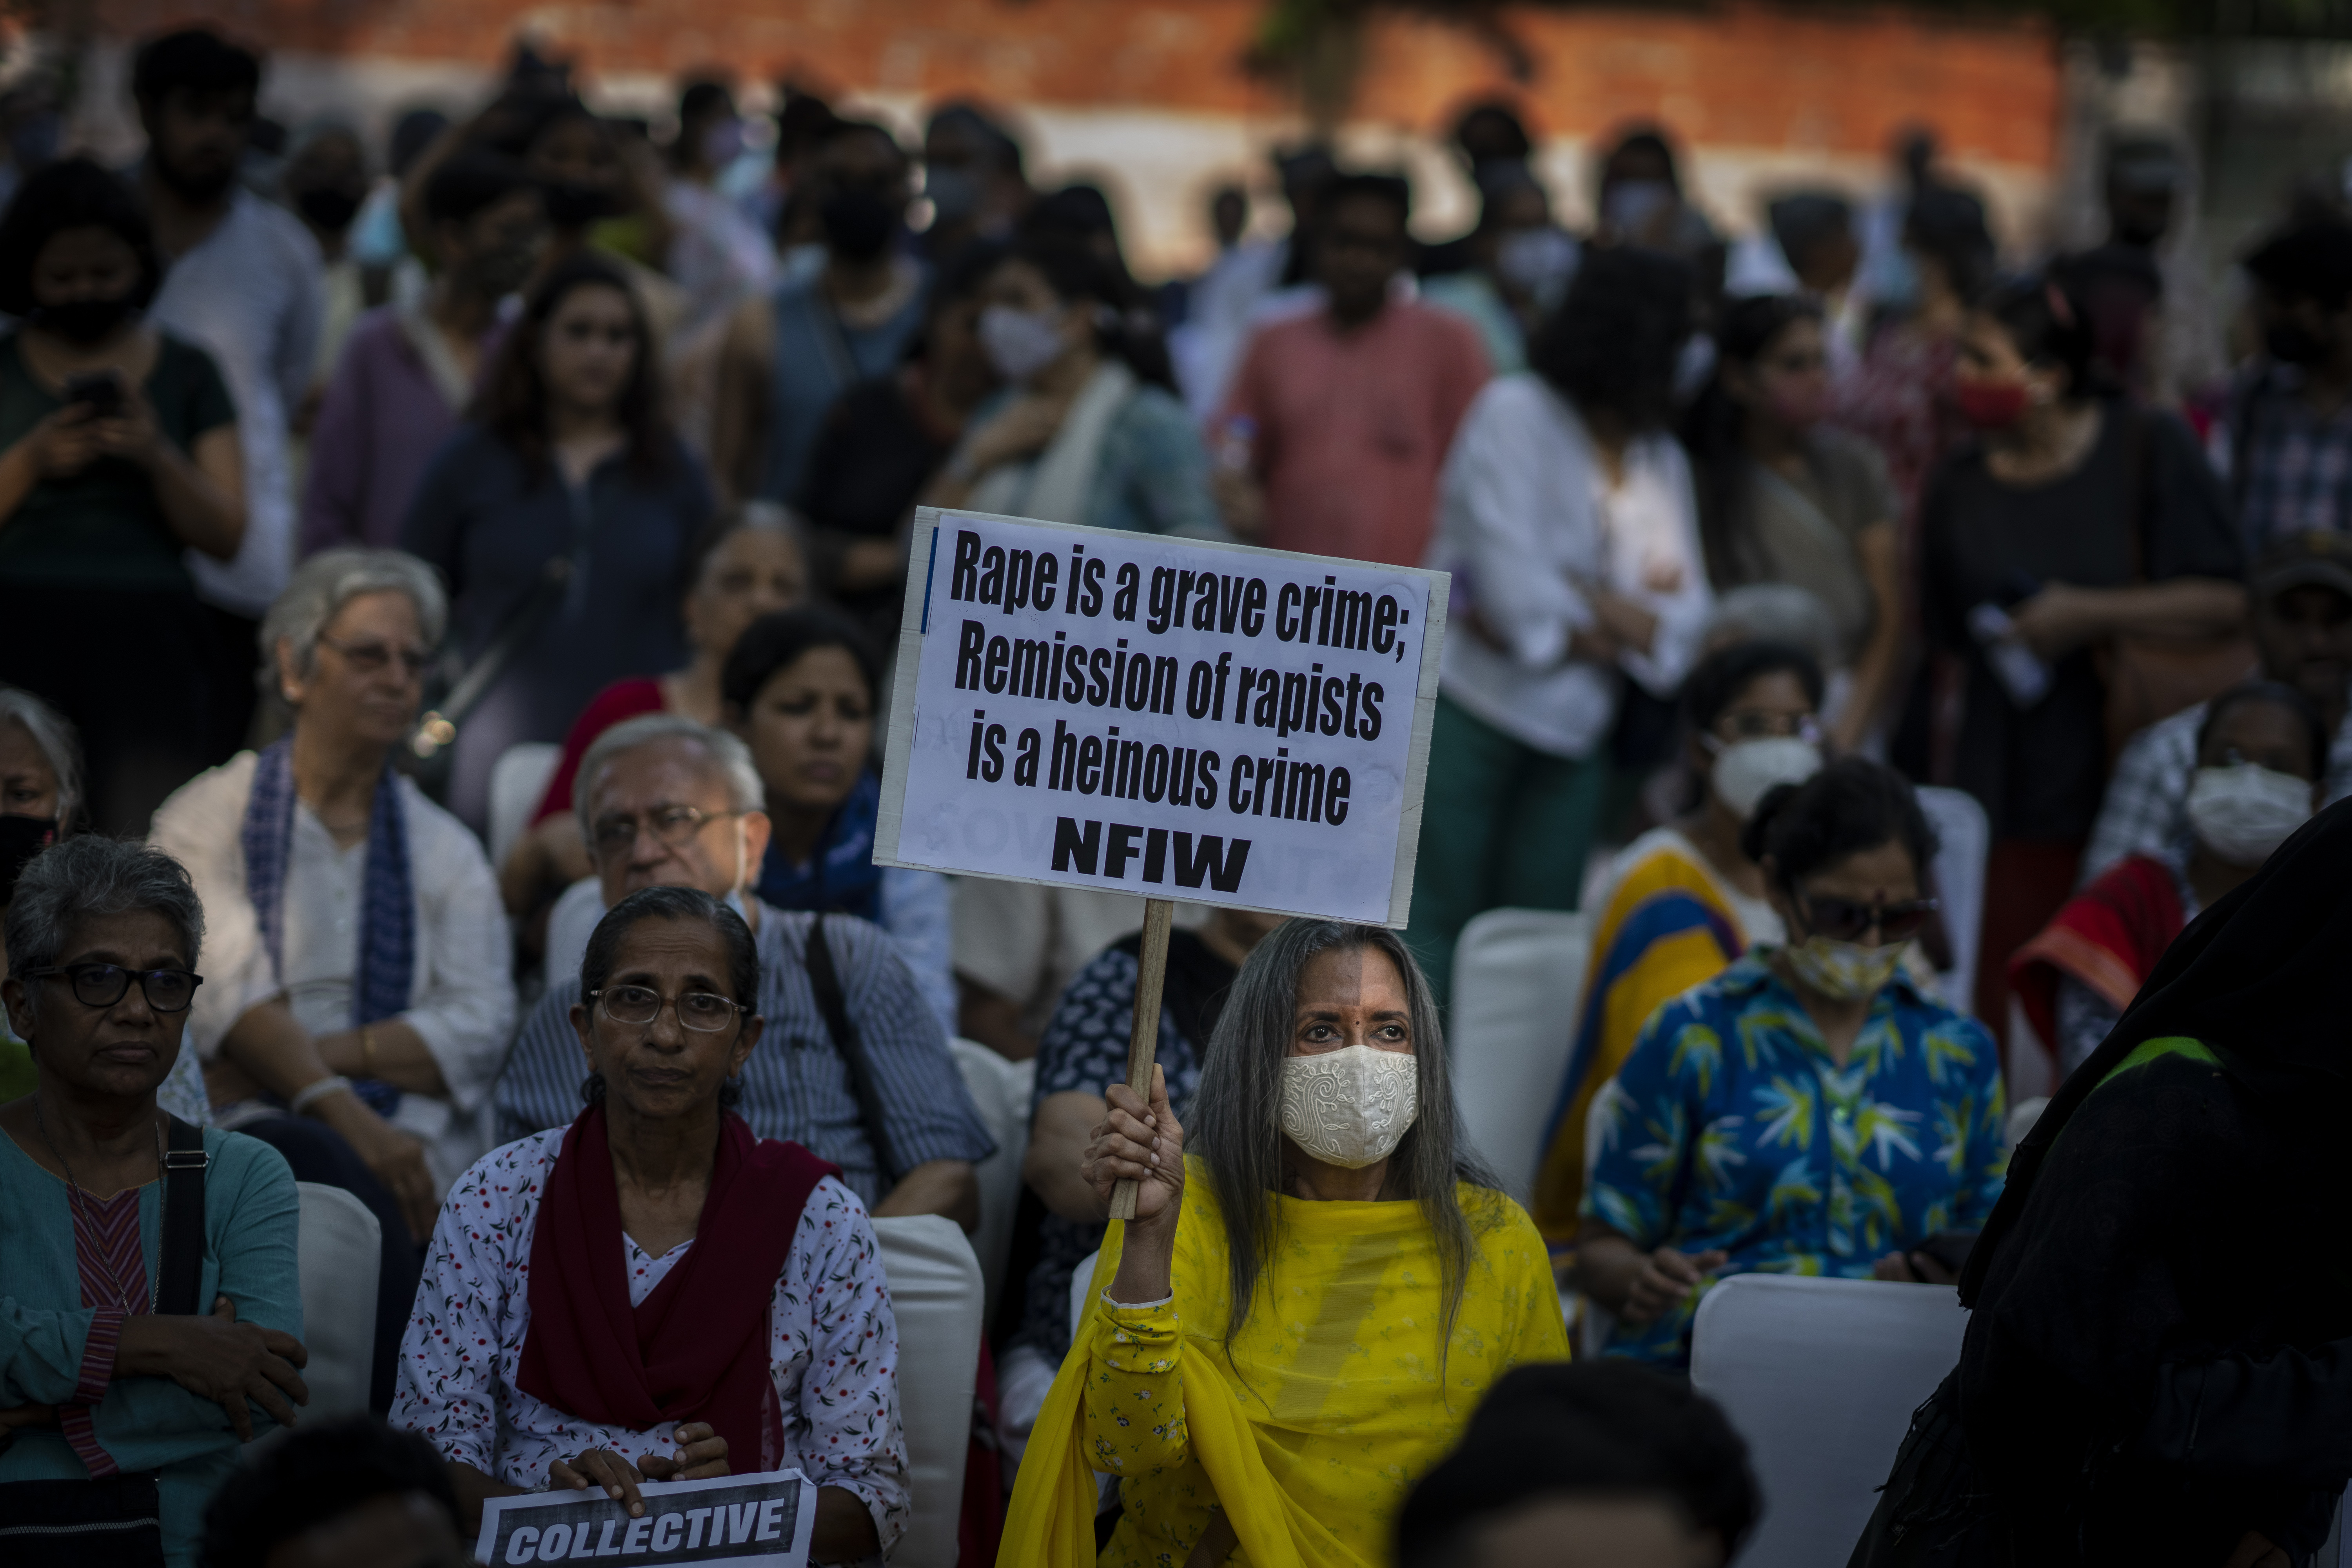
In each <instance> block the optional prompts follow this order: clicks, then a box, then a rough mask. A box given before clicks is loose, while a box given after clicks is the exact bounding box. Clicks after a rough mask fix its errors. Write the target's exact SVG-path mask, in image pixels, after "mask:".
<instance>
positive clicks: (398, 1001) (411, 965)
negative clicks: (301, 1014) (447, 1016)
mask: <svg viewBox="0 0 2352 1568" xmlns="http://www.w3.org/2000/svg"><path fill="white" fill-rule="evenodd" d="M244 841H245V891H246V897H247V898H248V899H250V900H252V901H253V918H254V921H255V923H256V924H257V925H258V926H260V928H261V941H262V944H263V945H264V946H265V947H267V948H268V951H269V962H270V963H271V965H272V966H273V967H274V968H275V969H276V970H277V972H278V974H279V975H280V976H281V977H282V976H283V975H284V974H285V972H286V866H287V862H288V860H289V858H291V857H292V854H293V847H294V739H293V737H292V736H290V735H289V736H288V737H287V738H286V739H284V740H282V741H280V742H278V743H277V744H276V745H274V746H271V747H270V748H269V749H268V751H265V752H262V753H261V755H260V756H259V757H258V758H257V759H256V760H255V763H254V766H253V794H252V795H250V796H249V797H248V798H247V801H246V803H245V829H244ZM359 949H360V965H359V973H358V975H357V976H356V977H355V978H354V980H353V982H352V1027H353V1028H358V1027H359V1026H362V1025H363V1024H374V1023H380V1022H382V1021H383V1020H384V1019H386V1018H396V1017H398V1016H400V1015H401V1014H403V1013H405V1012H407V1011H408V994H409V988H410V985H411V983H412V982H413V981H414V979H415V973H416V904H415V898H414V897H413V895H412V893H411V890H410V879H409V872H408V824H407V820H406V818H405V817H404V816H403V815H402V813H401V808H400V785H399V784H398V782H397V781H396V780H395V778H394V774H393V771H392V768H391V766H390V765H389V764H387V765H386V766H385V768H384V770H383V777H382V778H380V779H378V780H377V781H376V786H375V806H374V809H373V811H372V812H371V813H370V814H369V816H368V843H367V872H366V879H365V880H364V881H363V882H362V885H361V889H360V942H359ZM352 1090H353V1092H355V1093H356V1094H358V1096H359V1097H360V1099H361V1100H364V1101H365V1102H366V1103H367V1105H368V1106H369V1108H370V1109H372V1110H374V1111H375V1112H376V1113H377V1114H378V1115H380V1116H390V1115H391V1114H392V1113H393V1112H394V1110H398V1109H399V1107H400V1090H398V1089H394V1088H393V1087H392V1085H390V1084H388V1083H385V1082H384V1081H383V1080H382V1079H373V1078H363V1079H353V1080H352Z"/></svg>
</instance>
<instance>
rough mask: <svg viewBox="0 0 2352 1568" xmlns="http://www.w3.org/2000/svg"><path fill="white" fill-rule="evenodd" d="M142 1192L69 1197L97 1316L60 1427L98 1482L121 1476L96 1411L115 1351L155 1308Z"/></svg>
mask: <svg viewBox="0 0 2352 1568" xmlns="http://www.w3.org/2000/svg"><path fill="white" fill-rule="evenodd" d="M139 1191H140V1189H139V1188H137V1187H125V1188H123V1189H122V1191H121V1192H119V1193H117V1194H114V1195H113V1196H112V1197H110V1198H107V1199H104V1200H102V1201H101V1200H100V1199H98V1198H94V1197H91V1196H90V1195H89V1194H88V1193H86V1192H84V1191H82V1190H81V1189H80V1188H79V1187H76V1188H74V1189H73V1190H72V1192H71V1193H70V1194H69V1199H70V1202H69V1205H68V1206H70V1207H71V1209H72V1210H73V1230H74V1263H75V1265H76V1266H77V1267H78V1268H79V1269H80V1271H81V1304H82V1305H83V1306H85V1307H88V1308H90V1309H92V1310H93V1312H94V1313H95V1316H94V1317H93V1319H92V1320H91V1322H90V1326H89V1341H88V1342H86V1343H85V1344H84V1346H83V1348H82V1358H81V1376H80V1377H79V1379H78V1380H77V1381H76V1382H75V1384H74V1399H73V1403H72V1404H70V1405H60V1406H59V1407H58V1429H59V1430H60V1431H62V1432H63V1433H64V1434H65V1436H66V1441H67V1443H68V1444H69V1445H71V1446H72V1448H73V1451H74V1453H75V1455H76V1456H77V1457H79V1458H80V1460H81V1462H82V1464H83V1466H84V1467H85V1468H88V1469H89V1473H90V1475H91V1476H92V1477H93V1478H96V1477H99V1476H111V1475H115V1474H118V1473H120V1472H119V1470H118V1468H117V1467H116V1465H115V1463H114V1459H113V1457H112V1456H111V1455H110V1454H108V1453H107V1451H106V1450H105V1449H104V1448H102V1447H99V1442H98V1433H97V1430H96V1428H95V1426H94V1424H93V1422H92V1418H91V1411H92V1407H93V1406H95V1405H97V1404H98V1402H99V1401H100V1400H101V1399H104V1398H105V1397H106V1385H107V1384H109V1383H110V1382H111V1381H113V1377H114V1348H115V1346H116V1345H117V1344H119V1343H120V1342H121V1339H122V1323H123V1320H124V1319H126V1318H128V1317H131V1316H132V1315H133V1314H135V1313H140V1312H145V1311H148V1310H152V1306H153V1303H152V1300H150V1299H149V1296H148V1293H147V1260H146V1258H143V1257H142V1256H141V1255H140V1250H139Z"/></svg>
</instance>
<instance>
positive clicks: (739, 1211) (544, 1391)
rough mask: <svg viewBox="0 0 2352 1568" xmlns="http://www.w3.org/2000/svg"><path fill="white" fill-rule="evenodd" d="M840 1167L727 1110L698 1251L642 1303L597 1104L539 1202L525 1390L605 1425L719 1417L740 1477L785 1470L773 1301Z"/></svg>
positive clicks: (579, 1124) (522, 1377) (521, 1381)
mask: <svg viewBox="0 0 2352 1568" xmlns="http://www.w3.org/2000/svg"><path fill="white" fill-rule="evenodd" d="M840 1173H841V1170H840V1167H838V1166H836V1165H829V1164H827V1163H824V1161H823V1160H820V1159H818V1158H817V1157H816V1156H815V1155H814V1154H812V1153H810V1152H808V1151H807V1150H805V1149H803V1148H802V1147H801V1146H800V1145H799V1144H797V1143H786V1142H777V1141H775V1140H773V1139H760V1138H754V1137H752V1136H751V1129H750V1128H749V1127H747V1126H745V1125H744V1123H743V1119H742V1118H741V1117H740V1116H736V1115H733V1114H731V1113H730V1114H727V1115H725V1116H724V1117H723V1118H722V1120H721V1122H720V1125H719V1153H718V1157H717V1159H716V1160H715V1161H713V1163H712V1164H711V1168H710V1192H709V1196H707V1197H706V1198H704V1199H703V1203H702V1218H701V1220H700V1222H699V1223H698V1224H697V1225H696V1226H695V1229H694V1247H693V1248H692V1249H691V1250H690V1251H688V1253H687V1255H686V1256H685V1257H684V1258H680V1259H679V1260H678V1262H677V1267H675V1268H672V1269H671V1270H670V1271H669V1273H668V1274H667V1276H666V1277H664V1279H662V1282H661V1283H660V1284H659V1285H656V1287H654V1290H653V1293H652V1294H651V1295H649V1296H647V1297H646V1300H645V1303H644V1305H642V1306H639V1307H635V1308H632V1307H631V1306H630V1305H629V1282H628V1275H627V1270H626V1269H625V1267H624V1264H623V1258H622V1247H621V1198H620V1190H619V1188H618V1186H617V1185H616V1184H615V1183H614V1176H613V1151H612V1146H611V1144H610V1143H609V1142H606V1139H605V1122H604V1106H603V1105H602V1104H597V1105H592V1106H590V1107H589V1108H588V1109H587V1110H584V1111H583V1112H582V1113H581V1115H580V1119H579V1120H578V1121H574V1122H573V1123H572V1130H571V1131H568V1132H566V1133H565V1134H564V1135H563V1148H562V1152H561V1153H559V1154H558V1155H557V1156H556V1161H555V1169H554V1170H552V1171H551V1172H550V1173H548V1178H547V1190H546V1193H545V1194H544V1195H543V1196H542V1197H541V1200H540V1210H539V1233H538V1235H536V1236H534V1237H532V1238H531V1244H530V1331H529V1333H528V1334H527V1335H526V1336H525V1338H524V1340H523V1346H522V1365H521V1368H520V1372H519V1373H518V1374H517V1376H516V1378H515V1382H516V1384H517V1386H519V1387H520V1388H521V1389H522V1391H523V1392H524V1393H526V1394H530V1395H531V1396H532V1397H534V1398H536V1399H540V1400H543V1401H545V1402H546V1403H547V1404H549V1405H553V1406H554V1407H555V1408H556V1409H558V1410H561V1411H563V1412H564V1413H565V1414H567V1415H573V1416H576V1417H578V1418H579V1419H581V1420H583V1421H589V1422H593V1423H595V1424H596V1425H597V1426H621V1427H625V1428H627V1429H628V1430H630V1431H633V1432H642V1431H645V1430H646V1429H647V1428H648V1427H651V1426H657V1425H659V1424H660V1423H662V1422H664V1421H707V1422H709V1423H710V1425H711V1426H713V1427H714V1428H716V1429H717V1431H718V1433H719V1436H721V1437H724V1438H726V1439H727V1458H728V1464H729V1466H730V1468H732V1469H733V1470H734V1471H735V1473H737V1474H738V1475H747V1474H750V1473H751V1472H753V1471H756V1470H763V1469H768V1468H772V1466H773V1464H774V1463H775V1462H776V1461H777V1460H778V1459H779V1458H781V1457H782V1439H783V1427H782V1412H781V1411H780V1410H779V1409H778V1408H777V1405H776V1397H775V1383H774V1380H773V1379H772V1377H771V1376H770V1375H769V1372H768V1334H769V1324H768V1309H769V1304H770V1301H771V1300H772V1297H773V1296H774V1293H775V1289H776V1277H777V1276H778V1275H779V1274H781V1273H782V1272H783V1267H784V1256H785V1254H786V1253H787V1252H789V1251H790V1250H791V1247H792V1242H793V1234H794V1232H796V1231H797V1230H798V1229H799V1222H800V1215H801V1210H802V1209H803V1207H804V1206H806V1205H807V1203H808V1196H809V1194H810V1193H811V1192H813V1191H814V1190H815V1187H816V1184H817V1183H818V1182H820V1181H822V1180H823V1179H824V1177H826V1176H837V1175H839V1174H840Z"/></svg>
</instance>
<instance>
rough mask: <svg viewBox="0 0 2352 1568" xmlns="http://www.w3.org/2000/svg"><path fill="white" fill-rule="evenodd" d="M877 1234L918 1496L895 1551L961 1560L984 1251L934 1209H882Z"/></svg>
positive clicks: (943, 1567) (914, 1566)
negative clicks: (898, 1212)
mask: <svg viewBox="0 0 2352 1568" xmlns="http://www.w3.org/2000/svg"><path fill="white" fill-rule="evenodd" d="M874 1235H875V1238H876V1239H877V1241H879V1242H880V1243H881V1247H882V1271H883V1273H884V1274H885V1275H887V1277H888V1279H889V1281H890V1310H891V1313H892V1315H893V1316H894V1317H896V1318H897V1320H898V1409H899V1413H900V1414H901V1415H902V1416H903V1417H904V1418H905V1421H906V1425H907V1485H908V1490H909V1491H910V1493H911V1494H912V1496H913V1498H914V1503H915V1514H914V1518H913V1519H912V1520H911V1521H908V1525H907V1533H906V1534H905V1535H904V1536H902V1537H900V1538H899V1542H898V1550H897V1551H895V1552H892V1553H891V1554H890V1561H891V1562H893V1563H902V1564H907V1565H908V1568H955V1563H956V1524H957V1521H959V1520H960V1519H961V1516H962V1513H963V1464H964V1457H965V1453H966V1451H967V1449H968V1448H969V1447H970V1445H971V1395H972V1386H973V1383H974V1381H975V1376H976V1374H977V1373H978V1371H979V1368H980V1331H981V1300H982V1286H981V1279H980V1259H979V1258H975V1257H973V1256H972V1251H971V1243H970V1242H968V1241H966V1240H965V1239H964V1235H963V1232H962V1230H961V1229H960V1228H958V1226H957V1225H956V1223H955V1221H953V1220H951V1219H946V1218H943V1217H941V1216H940V1215H935V1214H926V1215H902V1216H899V1217H897V1218H893V1219H877V1220H876V1221H875V1222H874Z"/></svg>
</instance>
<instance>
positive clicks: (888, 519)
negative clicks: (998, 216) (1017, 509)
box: [800, 241, 1004, 649]
mask: <svg viewBox="0 0 2352 1568" xmlns="http://www.w3.org/2000/svg"><path fill="white" fill-rule="evenodd" d="M1003 259H1004V247H1003V246H1001V245H992V244H989V243H988V242H986V241H976V242H974V243H973V244H971V245H968V246H966V247H963V249H961V250H960V251H958V252H957V253H956V254H955V256H954V258H952V259H950V261H949V262H948V264H947V266H946V267H945V268H942V269H941V271H940V275H939V277H938V279H935V280H934V281H933V283H932V285H931V297H930V302H929V306H928V307H927V311H926V314H925V316H924V319H923V329H922V331H920V332H919V333H917V334H916V337H915V340H914V342H912V343H910V344H908V351H907V361H906V363H904V364H902V365H900V366H899V367H898V369H897V370H896V371H893V372H892V373H891V374H888V375H877V376H876V377H874V378H873V379H872V380H870V381H861V382H858V383H857V384H855V385H853V386H851V387H850V388H849V389H848V390H847V391H845V392H844V393H843V394H842V395H840V396H839V397H838V398H835V400H834V405H833V407H832V408H831V409H830V410H828V411H827V412H826V414H825V416H824V427H823V429H822V431H821V432H820V433H819V435H818V437H817V439H816V445H815V446H814V447H812V448H811V449H810V452H809V460H808V471H807V473H806V475H805V476H804V477H803V479H802V481H801V494H800V512H801V516H802V517H803V518H804V519H805V520H806V521H807V522H808V532H807V534H806V536H805V539H806V542H807V545H808V550H809V563H810V565H811V566H812V567H814V569H815V572H816V577H817V585H818V586H819V587H820V588H821V589H823V590H824V592H825V593H826V595H828V596H830V597H831V598H832V599H833V601H834V602H835V604H837V605H840V606H841V607H842V608H843V609H845V610H847V611H848V612H849V613H850V614H851V615H853V616H856V617H857V619H858V621H859V622H860V624H862V625H863V626H865V627H866V634H867V635H868V636H869V637H872V638H873V639H874V646H875V647H877V648H883V649H889V648H894V647H897V646H898V609H899V605H900V603H901V601H903V600H904V598H905V597H906V591H905V588H904V585H903V576H904V572H905V560H904V554H903V552H904V548H905V546H904V543H903V542H902V540H901V538H900V535H901V533H902V532H903V531H904V530H905V529H906V527H907V523H908V519H909V518H911V517H912V516H913V515H914V510H915V502H916V500H917V499H918V498H919V497H920V496H921V494H922V492H923V487H924V486H925V485H926V484H928V483H929V482H930V478H931V476H932V475H933V474H935V473H937V472H939V470H940V466H941V465H942V464H944V463H945V462H946V461H947V460H948V458H949V457H950V455H951V454H952V453H953V452H954V451H955V446H956V443H957V442H958V441H959V440H961V438H962V437H963V427H964V422H965V421H966V420H968V419H969V418H971V412H972V410H973V409H975V408H977V407H979V406H980V405H981V404H982V403H983V402H985V401H986V400H987V398H988V395H989V394H990V393H992V392H994V391H995V390H996V387H997V380H996V373H995V371H994V370H992V369H991V368H990V366H989V363H988V356H987V355H986V354H985V353H982V352H981V347H980V332H979V327H980V286H981V284H982V282H984V281H986V279H987V278H988V275H989V274H990V273H991V272H992V271H994V270H995V268H996V264H997V263H998V262H1000V261H1002V260H1003Z"/></svg>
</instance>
